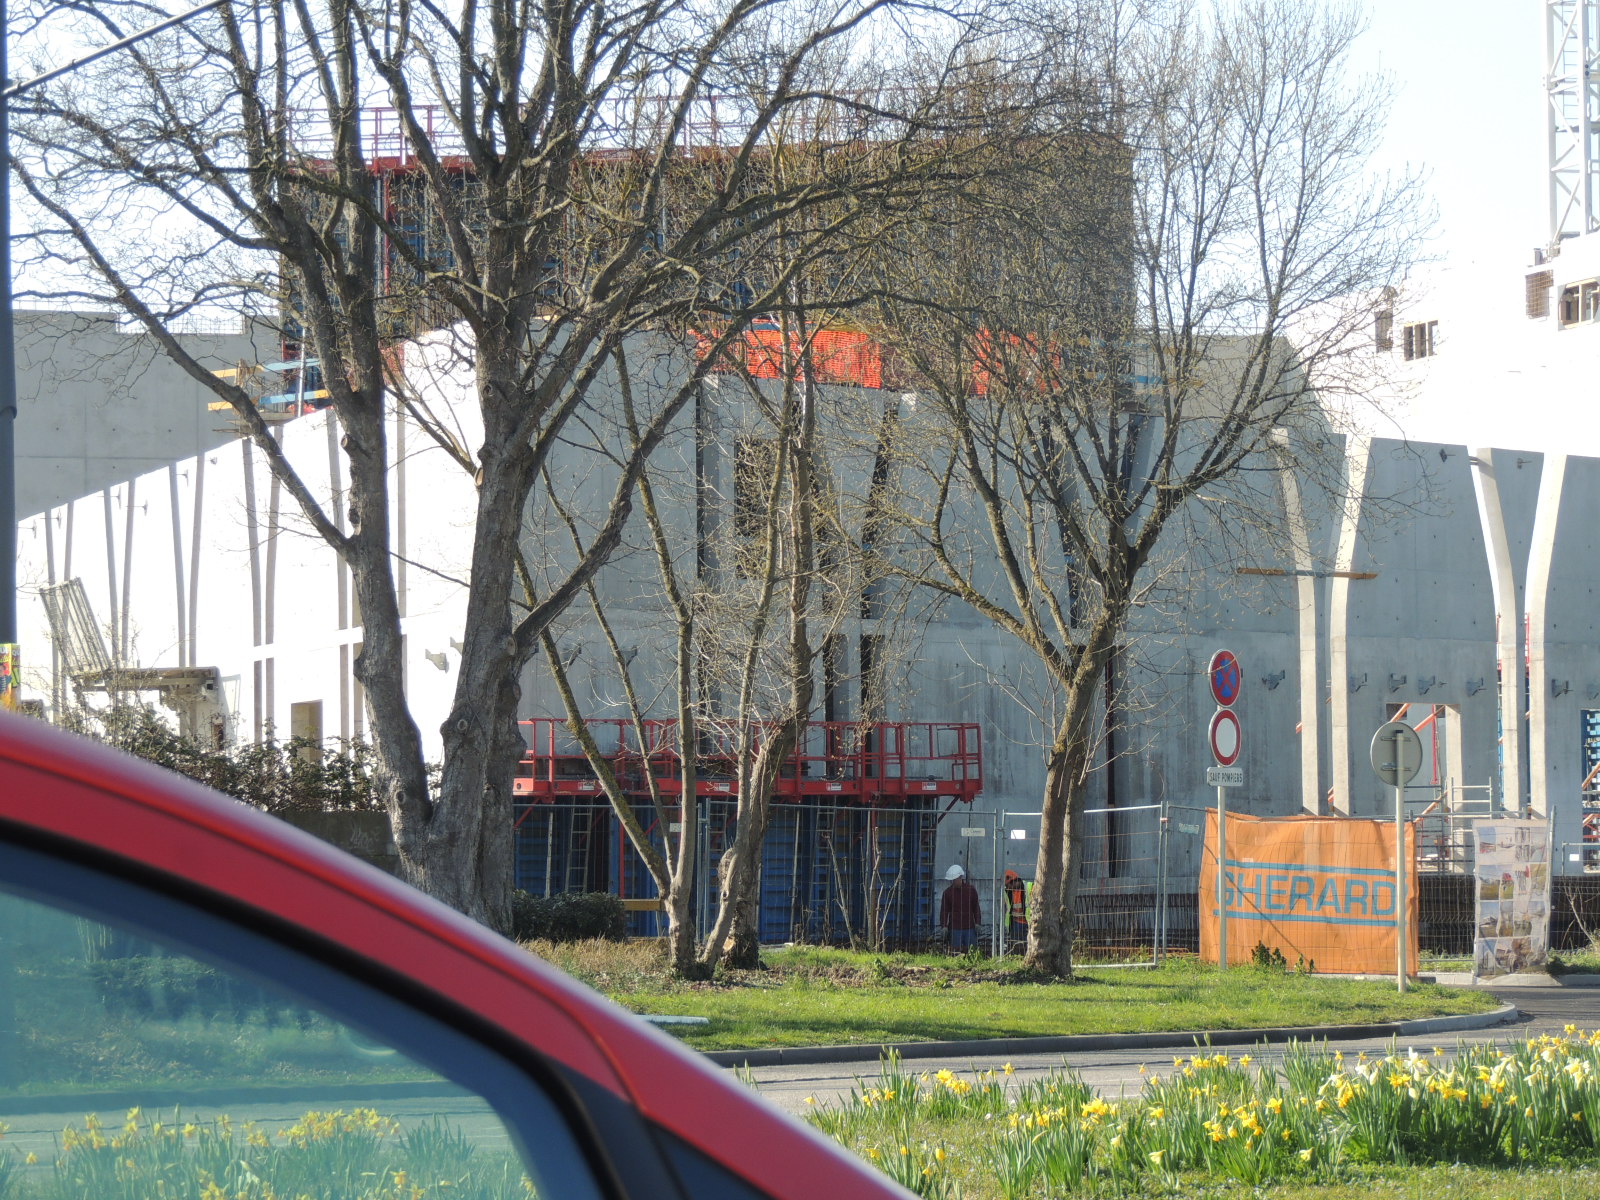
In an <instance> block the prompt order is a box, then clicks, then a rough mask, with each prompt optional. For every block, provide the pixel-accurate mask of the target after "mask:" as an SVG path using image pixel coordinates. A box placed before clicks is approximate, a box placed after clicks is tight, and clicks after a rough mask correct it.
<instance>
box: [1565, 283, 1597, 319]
mask: <svg viewBox="0 0 1600 1200" xmlns="http://www.w3.org/2000/svg"><path fill="white" fill-rule="evenodd" d="M1559 317H1560V321H1561V325H1562V326H1563V327H1565V326H1568V325H1580V324H1586V323H1589V322H1592V321H1595V320H1600V279H1585V280H1583V281H1581V282H1579V283H1569V284H1567V285H1566V286H1565V287H1564V288H1562V289H1561V308H1560V312H1559Z"/></svg>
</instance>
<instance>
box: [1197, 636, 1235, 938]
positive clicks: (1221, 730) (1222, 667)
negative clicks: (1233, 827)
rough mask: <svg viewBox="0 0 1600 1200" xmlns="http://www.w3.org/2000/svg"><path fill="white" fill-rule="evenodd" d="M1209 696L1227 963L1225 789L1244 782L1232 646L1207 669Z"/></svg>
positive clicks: (1221, 931)
mask: <svg viewBox="0 0 1600 1200" xmlns="http://www.w3.org/2000/svg"><path fill="white" fill-rule="evenodd" d="M1206 677H1207V682H1208V684H1209V685H1210V687H1211V698H1212V699H1213V700H1215V701H1216V702H1217V711H1216V712H1215V713H1213V714H1212V715H1211V725H1210V728H1209V729H1208V730H1207V737H1208V740H1209V741H1210V743H1211V757H1212V758H1214V759H1216V760H1217V765H1216V766H1214V767H1208V768H1206V782H1207V783H1209V784H1212V785H1213V786H1215V787H1216V789H1217V965H1218V966H1220V967H1226V966H1227V965H1228V907H1227V876H1228V789H1229V788H1230V787H1243V786H1244V768H1243V767H1236V766H1234V764H1235V763H1237V762H1238V761H1239V751H1240V750H1241V749H1242V748H1243V746H1244V727H1243V726H1242V725H1240V724H1239V715H1238V714H1237V713H1236V712H1234V711H1233V702H1234V701H1235V700H1237V699H1238V698H1239V692H1240V690H1241V689H1242V688H1243V687H1244V672H1243V671H1242V670H1241V669H1240V667H1239V660H1238V658H1237V657H1235V656H1234V653H1233V651H1232V650H1218V651H1217V652H1216V653H1215V654H1213V655H1212V656H1211V665H1210V666H1209V667H1208V668H1207V670H1206Z"/></svg>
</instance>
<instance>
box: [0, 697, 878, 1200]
mask: <svg viewBox="0 0 1600 1200" xmlns="http://www.w3.org/2000/svg"><path fill="white" fill-rule="evenodd" d="M4 1126H9V1131H8V1132H6V1134H5V1136H4V1138H3V1139H0V1194H4V1195H7V1196H8V1197H9V1198H10V1200H27V1198H28V1197H29V1196H30V1195H31V1194H32V1189H43V1188H44V1186H45V1184H46V1183H47V1182H48V1183H49V1184H50V1186H51V1187H52V1188H55V1189H56V1190H55V1191H53V1192H52V1194H53V1195H61V1194H63V1193H62V1191H61V1190H60V1187H61V1183H62V1181H66V1182H67V1193H66V1194H81V1195H84V1196H85V1197H91V1196H92V1197H98V1196H101V1195H107V1194H111V1192H112V1191H113V1190H115V1192H116V1194H120V1195H137V1194H146V1195H151V1196H154V1195H157V1194H158V1193H165V1194H167V1195H169V1196H172V1197H174V1198H177V1197H182V1196H195V1197H201V1196H212V1197H214V1196H217V1195H219V1194H220V1195H225V1196H226V1197H228V1198H230V1200H237V1198H240V1197H244V1198H246V1200H255V1198H257V1197H259V1198H261V1200H270V1197H273V1196H282V1197H291V1196H297V1195H307V1196H315V1197H318V1198H319V1200H321V1198H324V1197H329V1198H331V1197H335V1196H361V1197H372V1198H373V1200H423V1198H427V1200H433V1198H435V1197H447V1196H448V1197H480V1196H481V1197H495V1198H496V1200H526V1198H527V1197H528V1196H537V1197H562V1198H565V1197H573V1198H579V1197H585V1198H586V1197H596V1198H599V1197H608V1198H616V1197H652V1198H655V1197H661V1198H671V1197H713V1196H715V1197H762V1196H767V1197H795V1198H797V1200H798V1198H801V1197H804V1198H806V1200H813V1198H815V1197H819V1196H820V1197H829V1198H834V1200H843V1198H844V1197H858V1196H859V1197H890V1196H905V1195H907V1194H908V1193H906V1192H904V1191H902V1190H900V1189H899V1188H898V1187H897V1186H896V1185H895V1184H894V1183H893V1182H892V1181H890V1180H889V1179H888V1178H887V1177H885V1176H883V1175H881V1174H879V1173H877V1172H875V1171H873V1170H871V1169H869V1168H868V1167H866V1166H865V1165H864V1164H862V1163H861V1162H859V1161H858V1160H856V1159H855V1158H853V1157H852V1156H850V1155H848V1154H847V1153H845V1152H844V1151H842V1150H841V1149H840V1148H839V1147H837V1146H836V1145H834V1144H833V1143H832V1142H830V1141H828V1140H827V1139H826V1138H824V1137H823V1136H822V1135H820V1134H819V1133H817V1132H816V1131H814V1130H812V1129H810V1128H808V1127H807V1126H805V1125H803V1124H801V1123H799V1122H797V1121H794V1120H793V1119H791V1118H789V1117H787V1116H786V1115H784V1114H783V1113H780V1112H779V1111H777V1110H776V1109H774V1108H771V1107H769V1106H768V1105H766V1104H765V1103H764V1102H763V1101H761V1100H760V1099H759V1098H758V1097H756V1096H754V1095H753V1094H751V1093H750V1092H749V1091H748V1090H747V1089H746V1088H744V1087H743V1086H742V1085H740V1084H739V1083H737V1082H736V1081H733V1080H730V1079H729V1078H728V1077H727V1076H726V1075H725V1074H724V1073H723V1072H721V1071H718V1070H717V1069H715V1068H712V1067H710V1066H708V1065H706V1064H705V1063H704V1062H703V1061H702V1060H700V1059H699V1058H698V1057H697V1056H696V1055H695V1054H693V1053H691V1052H690V1051H687V1050H685V1049H684V1048H682V1047H681V1046H679V1045H677V1044H676V1043H674V1042H673V1041H671V1040H670V1039H669V1038H667V1037H666V1036H665V1035H663V1034H660V1033H658V1032H657V1031H656V1030H654V1029H652V1028H650V1027H649V1026H648V1025H647V1024H646V1023H644V1022H643V1021H641V1020H639V1019H638V1018H635V1017H633V1016H630V1015H629V1014H627V1013H625V1012H623V1011H621V1010H620V1009H618V1008H616V1007H614V1006H613V1005H612V1004H610V1003H609V1002H608V1001H606V1000H604V999H603V998H601V997H599V996H597V995H596V994H594V993H593V992H590V991H589V990H587V989H586V988H584V987H582V986H580V985H578V984H576V983H574V982H573V981H571V980H569V979H568V978H566V977H565V976H563V975H561V974H559V973H558V972H556V971H554V970H552V969H550V968H548V967H546V966H545V965H543V964H542V963H540V962H538V961H537V960H536V959H534V958H532V957H531V956H529V955H527V954H525V953H523V952H522V951H520V950H519V949H518V948H517V947H515V946H514V945H512V944H510V943H509V942H506V941H504V940H502V939H501V938H499V937H497V936H495V935H494V934H493V933H490V932H489V931H487V930H485V929H483V928H482V927H480V926H479V925H477V924H475V923H473V922H471V921H468V920H466V919H465V918H463V917H462V916H460V915H459V914H457V913H455V912H453V911H451V910H449V909H447V908H445V907H444V906H442V905H440V904H438V903H436V902H434V901H432V900H430V899H428V898H427V897H426V896H423V895H422V894H420V893H419V892H416V891H415V890H413V889H411V888H408V887H406V886H405V885H403V884H401V883H398V882H397V881H395V880H393V879H391V878H389V877H388V876H386V875H384V874H383V873H382V872H380V871H377V870H375V869H373V868H371V867H368V866H366V865H365V864H363V863H360V862H358V861H356V860H354V859H352V858H350V857H348V856H346V855H344V854H342V853H341V852H339V851H337V850H334V849H333V848H331V847H330V846H328V845H326V844H324V843H322V842H320V841H318V840H317V839H315V838H312V837H310V836H308V835H305V834H303V833H301V832H299V831H298V830H295V829H293V828H291V827H289V826H287V825H284V824H282V823H281V822H278V821H276V820H273V819H272V818H270V817H267V816H265V815H263V814H262V813H259V812H256V811H254V810H253V809H250V808H248V807H246V806H245V805H243V804H240V803H237V802H235V801H233V800H230V799H227V798H225V797H223V796H219V795H217V794H215V793H213V792H210V791H207V790H206V789H204V788H201V787H199V786H197V785H195V784H193V783H191V782H189V781H187V780H184V779H181V778H179V777H177V776H175V775H172V774H169V773H168V772H166V771H163V770H160V769H158V768H156V767H153V766H151V765H149V764H147V763H144V762H141V761H139V760H136V759H133V758H130V757H127V756H125V755H122V754H120V753H117V752H114V751H110V750H107V749H105V748H104V747H101V746H98V745H94V744H92V743H89V742H86V741H82V740H79V739H77V738H73V737H70V736H68V735H65V734H62V733H60V732H58V731H55V730H52V729H50V728H48V727H46V726H44V725H42V724H40V723H38V722H35V721H29V720H24V719H19V718H13V717H9V716H5V715H0V1128H3V1127H4ZM74 1180H76V1181H79V1182H77V1183H74V1182H72V1181H74Z"/></svg>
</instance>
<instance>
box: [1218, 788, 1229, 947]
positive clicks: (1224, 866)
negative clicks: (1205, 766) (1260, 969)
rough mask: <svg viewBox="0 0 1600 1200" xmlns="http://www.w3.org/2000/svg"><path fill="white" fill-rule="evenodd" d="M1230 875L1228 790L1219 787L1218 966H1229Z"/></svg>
mask: <svg viewBox="0 0 1600 1200" xmlns="http://www.w3.org/2000/svg"><path fill="white" fill-rule="evenodd" d="M1227 873H1228V789H1227V788H1225V787H1223V786H1222V785H1221V784H1218V785H1217V965H1218V966H1221V967H1225V966H1227V965H1228V906H1227V905H1226V904H1225V903H1224V901H1223V895H1224V893H1225V891H1226V888H1225V886H1224V883H1223V880H1224V877H1225V876H1226V875H1227Z"/></svg>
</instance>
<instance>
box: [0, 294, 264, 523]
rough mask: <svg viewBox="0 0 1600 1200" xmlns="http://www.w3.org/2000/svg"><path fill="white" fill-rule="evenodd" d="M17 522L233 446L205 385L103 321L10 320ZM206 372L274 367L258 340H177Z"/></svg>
mask: <svg viewBox="0 0 1600 1200" xmlns="http://www.w3.org/2000/svg"><path fill="white" fill-rule="evenodd" d="M16 339H17V425H16V454H17V513H18V514H19V515H20V516H31V515H32V514H34V513H39V512H43V511H44V510H45V509H47V508H52V507H54V506H55V505H58V504H64V503H66V502H67V501H69V500H75V499H77V498H78V497H80V496H86V495H88V494H89V493H91V492H93V491H96V490H98V489H100V488H103V487H107V486H109V485H111V484H116V483H121V482H123V481H124V480H127V479H132V478H133V477H134V476H136V475H142V474H144V473H145V472H147V471H154V470H157V469H159V468H161V467H165V466H167V465H168V464H169V463H171V462H173V461H175V460H177V459H181V458H187V457H191V456H193V455H196V454H199V453H201V452H202V451H205V450H211V449H214V448H215V447H217V446H220V445H222V444H223V443H225V442H229V441H232V440H233V439H234V438H235V437H237V436H238V435H237V433H236V431H235V430H234V429H233V428H232V424H231V422H229V421H228V420H227V419H226V416H225V415H224V414H221V413H211V412H207V411H206V404H207V402H208V401H210V400H213V399H215V396H214V395H213V394H212V393H211V392H209V391H208V390H207V389H206V388H205V385H204V384H201V383H200V382H198V381H197V380H195V379H192V378H190V377H189V376H188V375H187V374H185V373H184V372H183V371H181V370H179V369H178V367H177V366H175V365H174V364H173V363H172V362H171V361H170V360H169V359H168V358H167V357H166V356H165V355H164V354H163V353H162V351H161V350H160V348H159V347H157V346H156V345H155V343H154V342H153V340H152V339H151V338H150V337H148V336H147V335H144V334H136V333H128V332H124V331H123V330H122V328H120V327H119V325H118V324H117V321H116V319H115V318H114V317H111V316H109V315H96V314H78V313H55V312H29V311H26V310H24V311H21V312H18V313H17V315H16ZM179 340H180V341H181V342H183V344H184V345H185V346H187V347H188V348H189V349H190V350H191V351H192V352H193V353H194V354H195V356H196V357H197V358H198V359H199V360H200V361H201V363H203V364H204V365H205V366H206V367H207V368H208V369H212V370H215V369H220V368H224V367H231V366H234V365H235V364H236V363H237V362H238V361H239V360H241V359H243V360H244V361H246V362H252V363H253V362H259V361H261V360H262V359H263V358H266V359H268V360H269V361H270V360H271V359H276V358H277V357H278V354H279V349H278V345H277V340H276V338H274V337H272V336H270V335H268V334H266V333H261V334H259V335H257V336H256V337H254V338H251V337H247V336H244V335H242V334H237V333H236V334H183V335H181V336H180V338H179Z"/></svg>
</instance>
